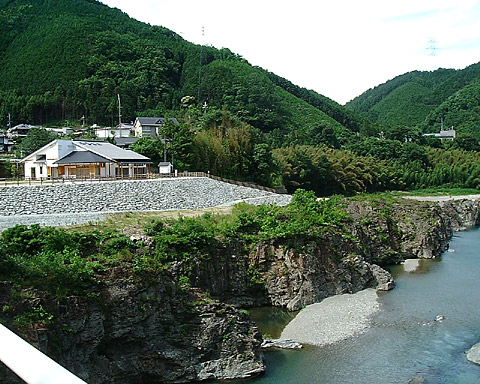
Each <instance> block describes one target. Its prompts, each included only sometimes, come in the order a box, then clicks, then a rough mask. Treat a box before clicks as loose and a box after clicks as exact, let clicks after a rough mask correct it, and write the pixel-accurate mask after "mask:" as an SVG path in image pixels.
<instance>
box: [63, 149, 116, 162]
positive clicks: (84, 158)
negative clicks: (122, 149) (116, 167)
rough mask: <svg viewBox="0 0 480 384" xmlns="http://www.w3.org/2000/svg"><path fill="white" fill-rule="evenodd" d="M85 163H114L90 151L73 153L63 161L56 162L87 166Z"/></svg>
mask: <svg viewBox="0 0 480 384" xmlns="http://www.w3.org/2000/svg"><path fill="white" fill-rule="evenodd" d="M85 163H113V161H111V160H108V159H106V158H105V157H102V156H99V155H97V154H95V153H92V152H89V151H73V152H70V153H69V154H68V155H66V156H63V157H62V158H61V159H59V160H57V161H55V164H85Z"/></svg>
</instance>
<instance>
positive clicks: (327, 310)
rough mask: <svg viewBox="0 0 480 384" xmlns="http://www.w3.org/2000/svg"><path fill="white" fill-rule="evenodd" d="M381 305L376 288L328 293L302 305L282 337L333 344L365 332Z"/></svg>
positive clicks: (298, 340) (319, 344) (305, 342)
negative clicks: (339, 293) (311, 302)
mask: <svg viewBox="0 0 480 384" xmlns="http://www.w3.org/2000/svg"><path fill="white" fill-rule="evenodd" d="M379 307H380V305H379V303H378V301H377V293H376V290H375V289H365V290H363V291H360V292H357V293H355V294H344V295H337V296H332V297H328V298H326V299H324V300H323V301H322V302H320V303H316V304H311V305H309V306H307V307H305V308H304V309H302V310H301V311H300V312H299V313H298V315H297V316H296V317H295V318H294V319H293V320H292V321H291V322H290V323H289V324H288V325H287V326H286V327H285V329H284V330H283V332H282V335H281V337H280V338H281V339H291V340H294V341H296V342H299V343H302V344H311V345H318V346H322V345H327V344H333V343H336V342H338V341H341V340H345V339H347V338H349V337H351V336H354V335H357V334H359V333H362V332H364V331H365V330H366V329H367V328H368V327H369V326H370V317H371V315H373V314H374V313H375V312H377V311H378V310H379Z"/></svg>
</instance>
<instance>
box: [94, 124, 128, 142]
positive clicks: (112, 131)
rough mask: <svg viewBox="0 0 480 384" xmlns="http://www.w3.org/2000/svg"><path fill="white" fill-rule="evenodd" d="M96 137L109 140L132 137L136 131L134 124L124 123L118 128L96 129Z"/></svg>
mask: <svg viewBox="0 0 480 384" xmlns="http://www.w3.org/2000/svg"><path fill="white" fill-rule="evenodd" d="M94 132H95V136H97V137H98V138H100V139H108V138H120V137H131V136H132V135H133V134H134V132H135V130H134V128H133V124H125V123H122V124H121V125H119V126H116V127H105V128H100V127H95V128H94Z"/></svg>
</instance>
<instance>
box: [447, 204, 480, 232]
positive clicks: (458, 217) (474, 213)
mask: <svg viewBox="0 0 480 384" xmlns="http://www.w3.org/2000/svg"><path fill="white" fill-rule="evenodd" d="M438 204H439V206H440V208H441V211H442V214H443V215H444V216H446V217H447V218H448V220H449V221H450V225H451V227H452V229H453V230H454V231H460V230H463V229H466V228H470V227H474V226H478V225H480V200H478V199H477V200H469V199H464V200H455V201H442V202H439V203H438Z"/></svg>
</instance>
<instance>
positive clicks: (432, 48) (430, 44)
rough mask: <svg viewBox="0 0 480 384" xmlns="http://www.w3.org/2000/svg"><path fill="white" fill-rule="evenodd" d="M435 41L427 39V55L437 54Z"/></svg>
mask: <svg viewBox="0 0 480 384" xmlns="http://www.w3.org/2000/svg"><path fill="white" fill-rule="evenodd" d="M437 50H438V48H437V42H436V40H434V39H430V40H428V43H427V51H428V56H437Z"/></svg>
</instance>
